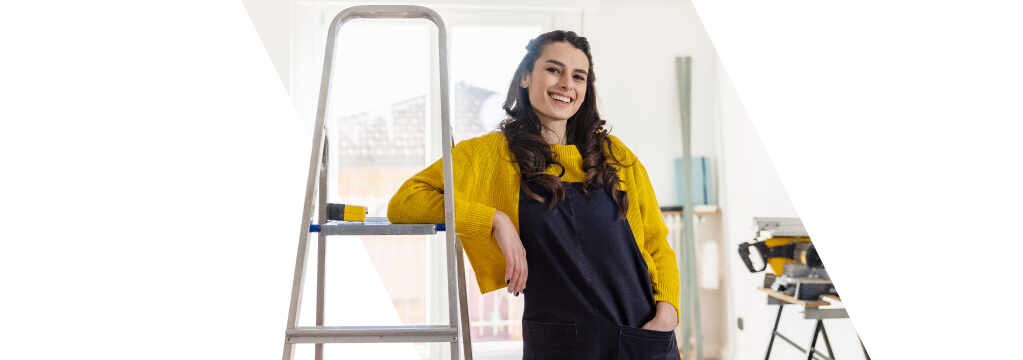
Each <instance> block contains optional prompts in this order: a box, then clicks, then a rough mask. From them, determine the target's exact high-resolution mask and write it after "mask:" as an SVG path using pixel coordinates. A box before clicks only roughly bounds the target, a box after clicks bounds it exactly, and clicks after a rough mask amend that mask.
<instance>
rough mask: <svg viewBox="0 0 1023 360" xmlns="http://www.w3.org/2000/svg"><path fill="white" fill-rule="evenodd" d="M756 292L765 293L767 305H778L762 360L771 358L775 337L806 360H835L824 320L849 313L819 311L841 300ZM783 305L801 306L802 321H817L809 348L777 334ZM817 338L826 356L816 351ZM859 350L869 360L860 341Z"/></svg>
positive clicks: (775, 292)
mask: <svg viewBox="0 0 1023 360" xmlns="http://www.w3.org/2000/svg"><path fill="white" fill-rule="evenodd" d="M757 290H760V291H763V292H765V293H767V296H768V304H777V305H778V316H777V317H775V319H774V328H773V329H772V330H771V340H770V341H769V342H768V343H767V355H766V356H764V360H769V359H770V358H771V348H772V347H773V346H774V338H775V337H778V338H781V339H782V340H785V342H787V343H789V345H792V346H793V347H795V348H796V349H798V350H799V351H800V352H802V353H805V354H806V359H807V360H815V359H823V360H835V355H834V353H833V352H832V351H831V341H830V340H828V332H827V330H825V329H824V319H848V318H849V313H848V312H846V311H845V309H843V308H827V309H821V307H822V306H830V305H831V301H836V302H842V299H841V298H839V297H838V296H836V295H822V296H821V299H819V300H799V299H796V298H794V297H791V296H788V295H785V294H782V293H780V292H777V291H774V290H771V289H767V288H762V287H758V288H757ZM785 305H799V306H802V307H803V318H804V319H809V320H817V326H816V328H814V331H813V338H812V339H810V347H808V348H806V349H803V348H802V347H800V346H799V345H798V344H796V343H795V342H794V341H792V340H791V339H789V338H787V337H785V335H782V334H781V333H779V332H778V323H779V322H781V312H782V310H784V309H785ZM818 337H823V338H824V347H825V349H827V351H828V355H827V356H825V355H824V354H823V353H821V352H820V351H817V348H816V347H817V338H818ZM858 337H859V335H857V338H858ZM860 349H862V350H863V357H864V358H866V359H867V360H870V355H867V349H866V348H864V347H863V341H860Z"/></svg>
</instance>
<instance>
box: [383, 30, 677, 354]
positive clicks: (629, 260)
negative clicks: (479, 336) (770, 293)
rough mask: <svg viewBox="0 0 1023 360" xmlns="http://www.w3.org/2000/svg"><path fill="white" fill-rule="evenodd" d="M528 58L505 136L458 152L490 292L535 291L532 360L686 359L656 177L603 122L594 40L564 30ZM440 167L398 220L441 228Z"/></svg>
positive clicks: (406, 194)
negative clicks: (680, 343) (653, 179)
mask: <svg viewBox="0 0 1023 360" xmlns="http://www.w3.org/2000/svg"><path fill="white" fill-rule="evenodd" d="M526 50H527V53H526V55H525V56H524V57H523V58H522V61H521V62H520V63H519V66H518V68H517V70H516V72H515V75H514V77H513V78H512V81H511V82H510V84H509V91H508V97H507V99H506V100H505V104H504V109H505V112H506V113H507V116H508V118H507V119H506V120H504V121H503V122H502V123H501V130H500V131H495V132H491V133H489V134H486V135H483V136H480V137H477V138H473V139H469V140H466V141H463V142H461V143H459V144H458V145H457V146H455V148H454V149H452V161H453V166H454V168H455V176H456V178H455V181H454V184H455V207H456V209H455V214H456V222H457V227H456V228H457V229H458V230H459V234H458V235H459V236H460V237H461V240H462V244H463V246H464V247H465V250H466V255H467V256H468V258H469V261H470V262H471V264H472V267H473V269H474V270H475V274H476V280H477V282H478V285H479V288H480V291H481V292H484V293H486V292H490V291H493V290H498V289H501V288H507V291H508V292H509V293H512V294H514V296H520V295H523V294H526V292H527V290H528V295H526V296H525V304H524V309H523V314H522V339H523V358H524V359H605V358H606V359H616V358H622V357H624V358H635V357H643V358H655V359H678V358H679V352H678V348H677V344H676V342H675V337H674V335H673V333H672V330H673V329H674V328H675V327H676V326H677V324H678V301H679V273H678V267H677V266H676V262H675V252H674V251H673V250H672V249H671V248H670V247H669V246H668V243H667V239H666V236H667V232H668V229H667V227H666V226H665V224H664V220H663V218H662V217H661V214H660V210H659V207H658V204H657V200H656V198H655V196H654V193H653V190H652V188H651V185H650V181H649V179H648V176H647V173H646V169H645V168H644V167H643V165H642V164H641V163H640V162H639V160H638V159H637V158H636V156H635V155H634V154H633V153H632V152H631V151H630V150H629V149H628V148H627V147H625V145H624V144H623V143H622V142H621V141H620V140H618V139H617V138H616V137H613V136H611V135H609V134H608V132H607V130H606V129H604V123H605V122H604V120H602V119H601V118H600V115H599V114H598V112H597V108H596V89H595V88H594V81H595V79H596V77H595V76H594V72H593V62H592V55H591V54H590V47H589V42H588V41H587V40H586V38H584V37H581V36H578V35H577V34H575V33H574V32H571V31H552V32H548V33H545V34H542V35H540V36H538V37H537V38H535V39H533V40H531V41H529V44H528V45H527V46H526ZM442 166H443V164H442V162H441V161H439V160H438V161H437V162H435V163H434V164H433V165H431V166H430V167H428V168H426V169H425V170H423V171H422V172H420V173H418V174H416V175H415V176H413V177H412V178H411V179H409V180H408V181H406V182H405V183H404V184H403V185H402V186H401V188H400V189H399V190H398V192H397V193H396V194H395V195H394V197H393V198H392V199H391V201H390V204H389V205H388V217H389V218H390V220H391V221H392V222H394V223H437V222H441V221H443V214H444V209H443V202H442V201H441V200H440V199H441V198H443V193H442V192H443V180H442V179H443V177H442V175H441V169H442ZM530 274H532V276H530Z"/></svg>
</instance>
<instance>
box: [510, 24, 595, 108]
mask: <svg viewBox="0 0 1023 360" xmlns="http://www.w3.org/2000/svg"><path fill="white" fill-rule="evenodd" d="M589 68H590V61H589V59H587V58H586V54H585V53H583V51H582V50H579V49H576V48H575V46H572V44H569V43H567V42H553V43H550V44H547V45H546V46H544V48H543V52H542V53H541V54H540V57H539V58H537V59H536V63H534V64H533V71H531V72H529V73H527V74H525V75H524V76H523V77H522V84H521V86H522V87H523V88H524V89H528V92H529V102H530V103H531V104H532V105H533V110H534V111H535V112H536V115H537V116H538V117H539V118H540V120H541V121H542V122H544V123H548V122H551V121H556V120H568V118H570V117H572V115H575V113H576V112H577V111H579V106H580V105H581V104H582V102H583V99H585V98H586V78H587V77H588V76H589V74H588V70H587V69H589Z"/></svg>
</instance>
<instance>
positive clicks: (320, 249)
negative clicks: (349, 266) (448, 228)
mask: <svg viewBox="0 0 1023 360" xmlns="http://www.w3.org/2000/svg"><path fill="white" fill-rule="evenodd" d="M321 157H322V158H323V161H322V162H321V163H320V184H319V185H320V186H319V187H320V188H319V191H318V192H319V204H318V205H317V212H316V213H317V216H316V222H317V223H319V224H326V223H327V184H328V181H327V175H328V174H329V173H330V171H328V169H327V166H329V164H330V138H329V137H327V136H325V137H324V138H323V156H321ZM316 240H317V241H316V326H323V317H324V313H325V310H326V302H325V299H324V296H325V292H326V291H325V288H326V284H327V235H325V234H324V233H323V232H322V231H321V232H318V233H317V236H316ZM313 354H314V355H313V358H314V359H315V360H323V344H322V343H320V344H316V345H314V346H313Z"/></svg>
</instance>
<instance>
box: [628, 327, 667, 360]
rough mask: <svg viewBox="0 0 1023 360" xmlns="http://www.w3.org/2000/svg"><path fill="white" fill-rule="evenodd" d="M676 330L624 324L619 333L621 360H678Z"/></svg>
mask: <svg viewBox="0 0 1023 360" xmlns="http://www.w3.org/2000/svg"><path fill="white" fill-rule="evenodd" d="M680 357H681V356H680V355H679V352H678V344H677V343H676V342H675V332H674V331H656V330H646V329H640V328H634V327H631V326H624V325H623V326H622V327H621V332H620V333H619V334H618V359H619V360H669V359H670V360H678V359H679V358H680Z"/></svg>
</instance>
